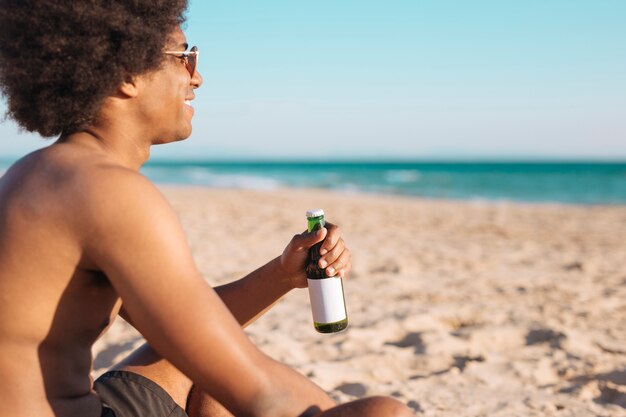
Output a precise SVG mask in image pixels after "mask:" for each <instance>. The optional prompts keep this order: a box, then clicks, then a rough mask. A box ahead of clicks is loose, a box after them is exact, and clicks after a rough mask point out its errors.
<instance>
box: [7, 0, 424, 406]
mask: <svg viewBox="0 0 626 417" xmlns="http://www.w3.org/2000/svg"><path fill="white" fill-rule="evenodd" d="M185 8H186V2H185V1H184V0H179V1H174V0H170V1H165V0H164V1H154V0H153V1H143V2H142V1H141V0H139V1H137V0H134V1H131V0H126V1H123V0H118V1H114V2H111V1H110V0H92V1H82V2H71V1H56V2H55V1H50V0H46V1H42V0H39V1H37V0H35V1H29V2H14V1H8V0H0V85H1V87H2V91H3V92H4V94H5V95H6V97H7V98H8V105H9V115H10V116H11V117H13V118H15V119H16V120H17V121H18V123H20V125H21V126H22V127H24V128H25V129H27V130H31V131H37V132H39V133H41V134H42V135H44V136H58V139H57V140H56V142H54V143H53V144H52V145H50V146H48V147H46V148H44V149H42V150H40V151H37V152H34V153H32V154H30V155H28V156H26V157H24V158H23V159H21V160H20V161H18V162H17V163H16V164H15V165H14V166H13V167H11V169H9V171H7V173H6V174H5V175H4V176H3V177H2V178H1V179H0V416H2V417H5V416H7V417H8V416H12V417H13V416H15V417H31V416H32V417H35V416H37V417H51V416H55V417H75V416H80V417H98V416H108V417H111V416H117V417H131V416H133V417H139V416H145V417H148V416H150V417H160V416H163V417H165V416H187V415H189V416H231V415H235V416H272V417H278V416H292V417H294V416H313V415H315V416H320V417H323V416H329V417H331V416H360V417H363V416H397V417H406V416H410V415H412V413H411V412H410V411H409V410H408V409H407V408H406V407H405V406H404V405H402V404H401V403H399V402H397V401H395V400H393V399H390V398H385V397H371V398H365V399H361V400H358V401H354V402H351V403H346V404H342V405H336V404H334V402H333V401H332V400H331V399H330V398H329V396H328V395H327V394H326V393H325V392H324V391H323V390H322V389H320V388H319V387H318V386H316V385H315V384H313V383H312V382H311V381H309V380H308V379H306V378H305V377H303V376H302V375H300V374H298V373H297V372H295V371H293V370H292V369H290V368H288V367H287V366H285V365H283V364H280V363H278V362H276V361H274V360H272V359H271V358H269V357H267V356H266V355H264V354H263V353H262V352H260V351H259V350H258V349H257V348H256V347H255V346H254V345H253V344H252V343H251V342H250V341H249V339H248V338H247V337H246V335H245V333H244V332H243V330H242V327H244V326H246V325H247V324H249V323H250V322H252V321H254V320H255V319H256V318H258V317H259V316H260V315H261V314H263V312H264V311H266V310H267V309H268V308H269V307H271V305H272V304H273V303H275V302H276V301H277V300H278V299H279V298H280V297H282V296H283V295H285V294H286V293H287V292H289V291H290V290H291V289H293V288H302V287H305V286H306V279H305V276H304V261H305V257H306V252H307V250H308V248H309V247H311V246H312V245H313V244H315V243H316V242H319V241H321V240H322V239H324V238H325V239H326V240H325V243H324V248H325V249H326V250H327V253H326V254H325V255H324V257H323V259H324V260H325V261H326V262H327V263H328V264H329V265H331V266H332V267H334V268H335V270H337V271H339V272H340V274H341V275H345V274H347V273H348V271H349V270H350V260H351V258H350V253H349V250H348V249H347V248H346V246H345V244H344V242H343V239H342V238H341V234H340V232H339V229H338V228H337V227H336V226H334V225H332V224H329V225H328V228H327V229H322V230H321V231H320V232H318V233H314V234H308V233H303V234H299V235H295V236H294V237H293V238H292V240H291V241H290V242H289V244H288V245H287V247H286V248H285V250H284V252H283V253H282V254H281V255H280V256H278V257H277V258H275V259H274V260H272V261H270V262H269V263H268V264H266V265H265V266H263V267H261V268H259V269H258V270H256V271H254V272H252V273H251V274H249V275H248V276H246V277H244V278H242V279H241V280H239V281H235V282H233V283H231V284H228V285H225V286H221V287H217V288H211V287H210V286H209V285H208V284H207V283H206V282H205V280H204V279H203V277H202V276H201V274H200V273H199V271H198V269H197V267H196V265H195V264H194V261H193V259H192V256H191V252H190V249H189V247H188V245H187V242H186V240H185V236H184V234H183V231H182V228H181V225H180V223H179V221H178V219H177V217H176V215H175V213H174V211H173V210H172V208H171V207H170V205H169V204H168V202H167V201H166V200H165V198H164V197H163V196H162V195H161V193H160V192H159V191H158V189H157V188H156V187H155V186H154V185H153V184H152V183H150V181H148V180H147V179H146V178H145V177H144V176H142V175H141V174H139V172H138V170H139V168H140V167H141V166H142V164H144V163H145V162H146V160H147V159H148V157H149V153H150V146H152V145H155V144H161V143H167V142H173V141H177V140H183V139H185V138H187V137H189V135H190V134H191V120H192V116H193V112H194V111H193V108H192V107H190V106H189V105H188V104H187V103H188V102H189V101H191V100H193V99H194V90H195V89H197V88H198V87H200V86H201V84H202V78H201V76H200V74H199V73H198V71H197V70H196V63H197V54H194V53H193V51H194V50H193V49H192V51H191V53H189V52H186V51H187V49H188V45H187V40H186V38H185V35H184V34H183V32H182V31H181V30H180V24H181V23H182V18H181V16H182V14H183V12H184V10H185ZM118 314H119V315H121V316H122V317H124V318H125V319H126V320H127V321H128V322H129V323H131V324H132V325H133V326H135V327H136V328H137V330H138V331H139V332H140V333H141V334H142V335H143V336H144V337H145V338H146V340H147V342H148V344H146V345H144V346H142V347H141V348H139V349H138V350H137V351H135V352H133V353H132V354H131V355H130V356H129V357H128V358H126V359H125V360H124V361H123V362H122V363H120V364H117V365H116V366H114V368H113V370H112V371H111V372H109V373H107V374H105V375H103V376H102V377H101V378H99V379H98V380H97V381H95V383H94V382H93V381H91V379H90V371H91V365H92V357H91V348H92V346H93V343H94V342H95V341H96V340H97V339H98V337H99V336H100V335H101V334H102V333H103V332H104V331H105V330H106V329H107V327H108V326H109V324H110V323H111V322H112V321H113V319H114V318H115V317H116V316H117V315H118Z"/></svg>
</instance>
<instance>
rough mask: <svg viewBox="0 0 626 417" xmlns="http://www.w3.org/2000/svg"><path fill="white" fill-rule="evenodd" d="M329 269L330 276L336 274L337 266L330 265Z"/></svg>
mask: <svg viewBox="0 0 626 417" xmlns="http://www.w3.org/2000/svg"><path fill="white" fill-rule="evenodd" d="M327 271H328V274H329V276H333V275H335V268H333V267H332V266H329V267H328V269H327Z"/></svg>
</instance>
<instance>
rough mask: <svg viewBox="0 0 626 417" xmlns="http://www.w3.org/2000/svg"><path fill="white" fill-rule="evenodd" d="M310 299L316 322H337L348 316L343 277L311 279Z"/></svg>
mask: <svg viewBox="0 0 626 417" xmlns="http://www.w3.org/2000/svg"><path fill="white" fill-rule="evenodd" d="M308 281H309V299H310V300H311V310H312V311H313V321H314V322H315V323H335V322H337V321H341V320H344V319H346V318H347V314H346V304H345V301H344V299H343V286H342V285H341V277H338V276H337V277H332V278H325V279H309V280H308Z"/></svg>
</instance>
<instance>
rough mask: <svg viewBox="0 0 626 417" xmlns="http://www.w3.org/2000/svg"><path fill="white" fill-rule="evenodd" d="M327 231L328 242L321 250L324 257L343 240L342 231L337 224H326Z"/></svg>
mask: <svg viewBox="0 0 626 417" xmlns="http://www.w3.org/2000/svg"><path fill="white" fill-rule="evenodd" d="M325 227H326V229H327V230H328V234H327V235H326V240H325V241H324V244H323V245H322V247H321V248H320V254H321V255H324V254H325V253H326V252H328V251H330V250H331V249H332V248H333V247H334V246H335V245H336V244H337V242H338V241H339V239H340V238H341V229H340V228H339V226H337V225H336V224H333V223H330V222H326V224H325Z"/></svg>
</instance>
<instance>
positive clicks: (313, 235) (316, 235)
mask: <svg viewBox="0 0 626 417" xmlns="http://www.w3.org/2000/svg"><path fill="white" fill-rule="evenodd" d="M327 234H328V231H327V230H326V229H325V228H321V229H319V230H316V231H314V232H307V231H304V232H302V233H300V234H299V235H295V236H294V237H293V238H292V239H291V244H292V245H293V247H294V248H295V250H297V251H302V250H309V248H310V247H311V246H313V245H315V244H316V243H317V242H321V241H322V240H324V238H326V235H327Z"/></svg>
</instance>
